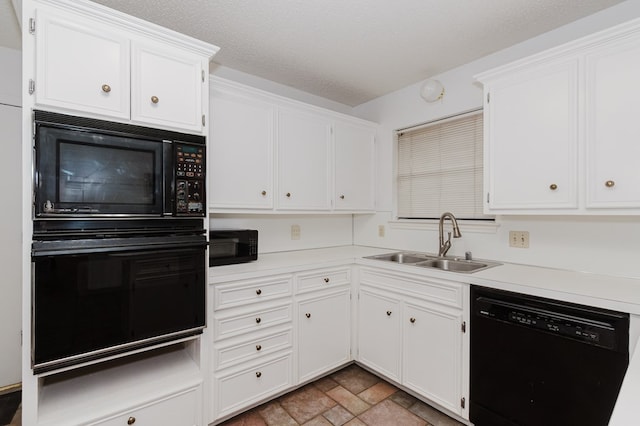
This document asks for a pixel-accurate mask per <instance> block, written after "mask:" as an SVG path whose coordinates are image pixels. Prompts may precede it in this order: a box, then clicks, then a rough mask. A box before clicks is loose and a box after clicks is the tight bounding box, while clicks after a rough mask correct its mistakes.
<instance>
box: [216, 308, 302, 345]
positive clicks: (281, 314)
mask: <svg viewBox="0 0 640 426" xmlns="http://www.w3.org/2000/svg"><path fill="white" fill-rule="evenodd" d="M289 321H291V303H287V304H286V305H281V306H273V307H265V308H262V309H258V310H255V311H250V312H242V313H236V312H231V313H230V314H226V315H224V316H222V315H220V316H216V317H215V319H214V335H215V336H214V338H215V340H218V339H221V338H226V337H231V336H235V335H238V334H243V333H249V332H252V331H258V330H262V329H265V328H267V327H269V326H272V325H277V324H283V323H285V322H289Z"/></svg>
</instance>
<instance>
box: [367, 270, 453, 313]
mask: <svg viewBox="0 0 640 426" xmlns="http://www.w3.org/2000/svg"><path fill="white" fill-rule="evenodd" d="M360 283H361V284H365V285H369V286H372V287H376V288H379V289H381V290H386V291H400V292H402V293H403V294H407V295H408V294H409V293H410V294H411V295H413V296H417V297H421V298H423V299H426V300H428V301H430V302H435V303H440V304H443V305H447V306H452V307H456V308H462V288H463V284H461V283H458V282H455V281H448V280H441V279H438V278H426V277H420V276H416V275H408V274H400V273H397V272H392V273H387V272H385V271H382V270H378V269H370V268H362V269H361V274H360Z"/></svg>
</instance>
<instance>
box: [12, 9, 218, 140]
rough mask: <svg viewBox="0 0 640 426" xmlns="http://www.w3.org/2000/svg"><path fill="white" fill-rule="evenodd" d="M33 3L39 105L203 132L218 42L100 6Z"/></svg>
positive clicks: (33, 81) (32, 85) (35, 86)
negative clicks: (129, 18) (127, 17)
mask: <svg viewBox="0 0 640 426" xmlns="http://www.w3.org/2000/svg"><path fill="white" fill-rule="evenodd" d="M34 3H35V4H36V6H37V9H35V11H34V12H33V16H32V18H31V20H30V28H29V31H30V33H31V34H32V36H33V37H34V38H35V52H36V56H35V75H34V74H30V73H29V71H27V72H26V74H27V75H29V78H30V80H31V83H30V91H33V95H34V96H35V106H36V107H37V108H41V109H54V110H56V111H58V112H67V113H69V114H76V115H83V116H89V117H95V118H102V119H115V120H118V121H123V122H131V123H133V124H139V125H147V126H152V127H160V128H167V129H175V130H180V131H188V132H191V133H202V132H203V129H204V128H205V126H206V122H205V116H206V114H207V111H208V105H207V104H205V103H204V102H203V99H206V94H207V92H208V90H207V89H208V87H207V86H208V80H207V79H205V75H206V74H208V66H209V59H210V58H211V57H212V56H213V55H214V54H215V53H216V52H217V50H218V48H217V47H215V46H212V45H209V44H206V43H203V42H199V41H195V40H191V39H189V40H188V39H187V37H185V36H181V35H176V34H175V33H172V32H170V31H168V30H163V29H161V28H160V27H149V26H145V24H140V23H139V22H131V23H129V22H126V21H122V20H121V19H119V16H117V14H114V13H112V12H111V11H110V9H107V8H104V7H102V6H99V5H96V6H86V4H85V3H84V2H78V3H76V4H65V3H64V2H58V1H53V0H49V1H45V0H41V1H37V2H34ZM25 13H28V12H25ZM147 25H148V24H147Z"/></svg>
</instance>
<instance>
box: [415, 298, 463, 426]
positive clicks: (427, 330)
mask: <svg viewBox="0 0 640 426" xmlns="http://www.w3.org/2000/svg"><path fill="white" fill-rule="evenodd" d="M402 321H403V330H404V336H403V346H402V354H403V362H402V365H403V373H402V376H403V378H404V382H403V384H404V385H405V386H407V387H408V388H410V389H412V390H415V391H416V392H418V393H420V394H421V395H424V396H426V397H427V398H429V399H430V400H432V401H435V402H437V403H438V404H440V405H441V406H443V407H445V408H447V409H449V410H451V411H453V412H454V413H457V414H461V413H462V407H461V402H460V399H461V397H462V390H461V389H462V336H463V334H462V330H461V325H462V312H461V311H458V310H454V309H448V308H445V307H439V306H434V305H426V304H425V305H414V304H406V305H405V310H404V316H403V319H402Z"/></svg>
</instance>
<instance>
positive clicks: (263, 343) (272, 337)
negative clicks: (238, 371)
mask: <svg viewBox="0 0 640 426" xmlns="http://www.w3.org/2000/svg"><path fill="white" fill-rule="evenodd" d="M292 334H293V333H292V330H291V328H286V329H280V330H273V331H270V332H268V333H259V334H255V335H253V336H252V337H251V339H249V340H244V341H242V342H240V343H237V342H233V343H232V344H225V345H224V346H222V347H221V345H214V355H213V357H214V358H213V365H214V366H215V369H216V371H217V370H220V369H223V368H227V367H230V366H232V365H237V364H240V363H242V362H247V361H251V360H253V359H258V358H261V357H265V356H267V355H269V354H272V353H275V352H277V351H279V350H282V349H286V348H290V347H291V346H292V345H293V337H292Z"/></svg>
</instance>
